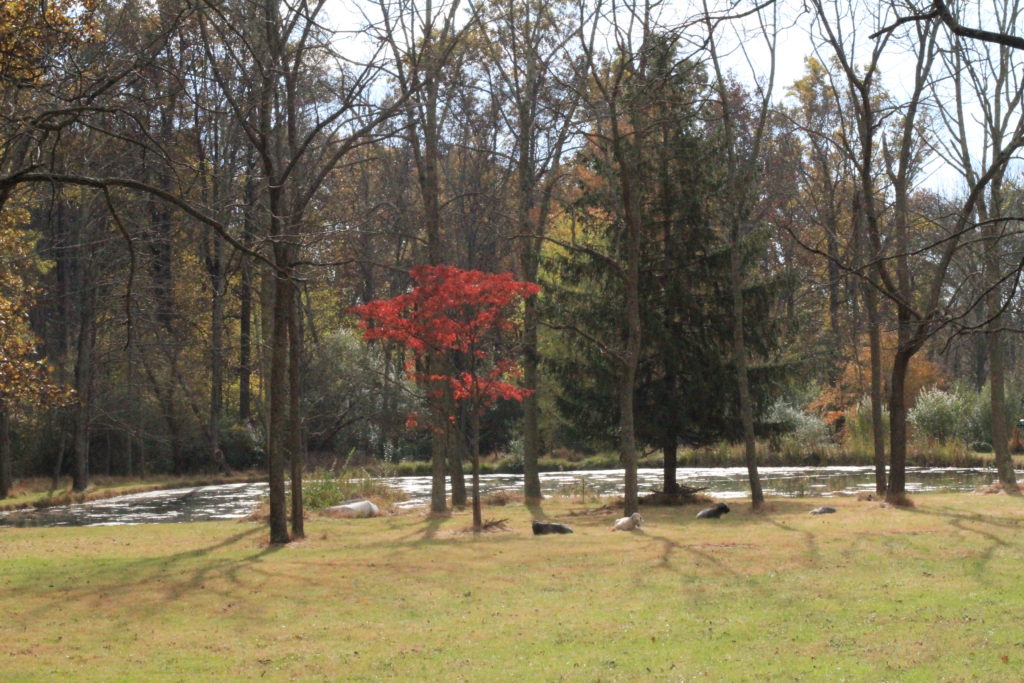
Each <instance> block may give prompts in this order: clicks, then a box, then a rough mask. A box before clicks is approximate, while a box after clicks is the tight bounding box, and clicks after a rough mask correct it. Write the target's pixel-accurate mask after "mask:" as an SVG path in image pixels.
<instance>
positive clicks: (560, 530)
mask: <svg viewBox="0 0 1024 683" xmlns="http://www.w3.org/2000/svg"><path fill="white" fill-rule="evenodd" d="M571 533H572V529H570V528H569V527H567V526H566V525H564V524H559V523H558V522H538V521H537V520H533V535H534V536H540V535H542V534H571Z"/></svg>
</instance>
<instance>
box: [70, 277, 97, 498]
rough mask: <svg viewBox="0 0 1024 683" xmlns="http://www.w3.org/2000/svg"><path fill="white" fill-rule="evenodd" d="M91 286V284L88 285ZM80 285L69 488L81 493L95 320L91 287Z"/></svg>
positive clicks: (85, 482) (86, 465)
mask: <svg viewBox="0 0 1024 683" xmlns="http://www.w3.org/2000/svg"><path fill="white" fill-rule="evenodd" d="M89 285H91V283H89ZM89 285H86V284H84V283H83V287H82V308H81V312H80V315H81V324H80V325H79V332H78V358H77V360H76V361H75V391H76V392H77V394H78V402H77V404H76V406H75V440H74V448H75V469H74V476H73V481H72V488H73V489H74V490H75V491H84V490H85V489H86V488H88V486H89V429H90V427H91V424H92V385H93V350H94V347H95V341H96V321H95V320H93V317H94V316H93V300H92V293H91V292H90V291H88V290H89V289H91V286H89Z"/></svg>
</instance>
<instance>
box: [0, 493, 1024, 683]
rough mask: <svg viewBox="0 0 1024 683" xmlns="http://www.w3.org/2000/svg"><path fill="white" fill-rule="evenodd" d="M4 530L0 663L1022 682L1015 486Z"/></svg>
mask: <svg viewBox="0 0 1024 683" xmlns="http://www.w3.org/2000/svg"><path fill="white" fill-rule="evenodd" d="M820 502H821V501H819V500H813V499H800V500H784V501H773V502H771V504H770V506H769V509H768V510H767V511H766V512H763V513H756V514H755V513H752V512H751V511H750V510H749V506H748V505H745V504H737V505H734V506H733V510H734V511H733V513H732V514H730V515H727V516H726V517H724V518H723V519H721V520H717V521H710V520H697V519H695V518H694V513H695V511H696V509H695V508H692V507H684V508H672V509H669V508H663V509H645V510H644V511H643V513H644V515H645V517H646V519H647V525H646V529H645V530H643V531H641V532H636V533H613V532H610V531H609V527H610V525H611V521H612V519H613V518H614V517H616V516H617V512H616V511H614V510H610V509H603V510H584V509H583V508H582V506H581V505H580V504H578V503H572V502H569V501H566V500H564V499H558V500H549V501H545V503H544V506H543V509H542V510H537V511H536V513H537V514H538V515H540V516H543V517H545V518H549V519H557V520H559V521H562V522H565V523H567V524H569V525H571V526H572V527H573V528H574V529H575V532H576V533H574V534H573V535H570V536H559V537H550V536H540V537H534V536H532V535H531V533H530V531H529V522H530V518H531V516H532V513H531V510H529V509H527V508H525V507H523V506H520V505H509V506H505V507H491V508H488V509H486V510H485V517H489V518H496V517H500V518H507V523H506V526H507V531H495V532H490V533H485V534H481V535H478V536H475V535H473V534H471V533H467V532H466V531H465V529H466V528H467V527H468V526H469V523H470V520H469V517H468V515H467V514H461V513H460V514H457V515H455V516H453V517H450V518H443V519H428V518H425V517H424V516H423V515H421V514H406V515H399V516H393V517H385V518H377V519H369V520H327V519H322V520H311V521H310V522H308V523H307V530H308V531H309V534H310V535H309V538H308V539H307V540H305V541H302V542H299V543H294V544H291V545H289V546H286V547H283V548H268V547H267V546H266V545H265V543H264V540H265V537H266V532H265V529H264V527H263V526H262V525H259V524H253V523H236V522H232V523H205V524H182V525H160V526H135V527H94V528H79V529H68V528H60V529H38V528H36V529H8V528H0V549H2V552H0V610H2V612H3V614H4V615H5V618H4V619H3V620H0V642H2V643H3V645H2V649H0V678H3V679H4V680H55V679H69V678H72V677H74V678H76V679H79V680H140V679H145V680H196V679H201V680H213V679H216V680H222V679H230V680H250V679H256V678H259V677H266V678H269V679H271V680H280V679H285V678H297V679H301V680H371V679H372V680H377V679H388V680H442V679H443V680H509V681H512V680H515V681H524V680H526V681H532V680H558V679H565V680H579V681H594V680H607V681H612V680H623V681H635V680H671V681H678V680H690V679H696V678H709V679H712V680H713V679H720V680H730V681H742V680H795V679H798V678H809V679H812V680H968V679H970V680H993V681H994V680H1013V679H1018V678H1020V677H1021V675H1022V674H1021V672H1022V670H1024V645H1022V641H1024V627H1022V626H1021V625H1020V624H1021V623H1022V621H1024V606H1022V605H1021V603H1020V601H1019V600H1018V599H1016V596H1017V595H1019V590H1020V585H1021V581H1022V579H1024V568H1022V560H1024V536H1022V534H1021V531H1022V529H1024V501H1021V500H1017V499H1012V498H1008V497H1005V496H978V495H951V494H944V495H925V496H919V497H917V498H916V503H917V505H916V507H915V508H913V509H909V510H903V509H893V508H884V507H880V506H879V505H878V504H877V503H868V502H857V501H854V500H852V499H839V500H832V501H830V502H829V504H832V505H835V506H836V507H837V508H838V509H839V511H838V513H837V514H835V515H825V516H810V515H808V514H807V512H808V510H809V509H810V508H812V507H814V506H815V505H818V504H820Z"/></svg>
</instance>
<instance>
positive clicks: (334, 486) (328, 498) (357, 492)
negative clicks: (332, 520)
mask: <svg viewBox="0 0 1024 683" xmlns="http://www.w3.org/2000/svg"><path fill="white" fill-rule="evenodd" d="M353 498H376V499H383V500H386V501H398V500H405V499H406V498H407V496H406V495H405V493H404V492H402V491H400V490H399V489H396V488H394V487H393V486H389V485H388V484H386V483H385V482H384V481H383V480H381V479H380V478H378V477H374V476H371V474H370V473H369V472H367V471H366V470H364V469H345V470H340V471H336V470H333V469H327V470H317V471H315V472H312V473H311V474H310V475H309V476H308V477H307V478H306V481H305V483H304V485H303V487H302V501H303V503H304V504H305V506H306V507H307V508H309V509H311V510H322V509H324V508H328V507H331V506H332V505H338V504H340V503H343V502H345V501H346V500H352V499H353Z"/></svg>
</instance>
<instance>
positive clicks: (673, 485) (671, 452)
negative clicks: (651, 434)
mask: <svg viewBox="0 0 1024 683" xmlns="http://www.w3.org/2000/svg"><path fill="white" fill-rule="evenodd" d="M661 453H662V457H663V459H664V462H663V463H662V467H663V469H664V480H665V481H664V486H663V488H664V491H665V493H666V494H668V495H672V494H674V493H679V482H678V481H677V480H676V469H678V467H679V447H678V446H677V445H676V442H675V441H672V442H670V443H669V442H666V443H665V445H663V446H662V447H661Z"/></svg>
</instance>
